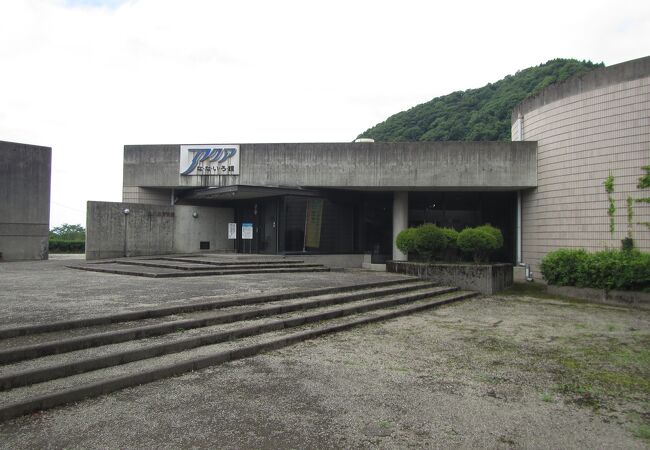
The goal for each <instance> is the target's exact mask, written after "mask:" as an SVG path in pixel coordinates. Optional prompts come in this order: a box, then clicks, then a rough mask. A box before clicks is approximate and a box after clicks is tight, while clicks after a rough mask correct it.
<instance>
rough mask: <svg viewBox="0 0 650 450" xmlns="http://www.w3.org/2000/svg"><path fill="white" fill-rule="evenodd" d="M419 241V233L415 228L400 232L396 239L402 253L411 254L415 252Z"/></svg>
mask: <svg viewBox="0 0 650 450" xmlns="http://www.w3.org/2000/svg"><path fill="white" fill-rule="evenodd" d="M416 240H417V231H416V229H415V228H407V229H406V230H402V231H400V233H399V234H398V235H397V238H396V239H395V245H396V246H397V248H398V249H400V251H402V252H404V253H405V254H407V255H408V254H409V253H412V252H414V251H415V244H416Z"/></svg>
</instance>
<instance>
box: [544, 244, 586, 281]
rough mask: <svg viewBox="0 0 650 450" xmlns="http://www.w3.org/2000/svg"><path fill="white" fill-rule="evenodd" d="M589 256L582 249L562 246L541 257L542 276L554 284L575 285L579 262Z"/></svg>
mask: <svg viewBox="0 0 650 450" xmlns="http://www.w3.org/2000/svg"><path fill="white" fill-rule="evenodd" d="M588 257H589V254H588V253H587V252H586V251H584V250H582V249H569V248H562V249H560V250H556V251H554V252H550V253H548V254H547V255H546V256H545V257H544V259H542V264H541V271H542V276H543V277H544V279H545V280H546V281H547V282H548V283H549V284H554V285H556V286H577V283H578V280H579V279H580V271H581V270H582V266H581V264H583V263H584V261H585V260H586V259H587V258H588Z"/></svg>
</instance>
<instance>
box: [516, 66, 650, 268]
mask: <svg viewBox="0 0 650 450" xmlns="http://www.w3.org/2000/svg"><path fill="white" fill-rule="evenodd" d="M512 123H513V126H512V137H513V140H516V141H519V140H526V141H536V142H537V187H536V188H535V189H531V190H525V191H522V194H521V204H522V208H521V210H522V246H521V248H522V256H521V259H522V261H524V262H526V263H528V264H530V265H531V267H532V268H533V271H534V272H536V273H539V262H540V261H541V259H542V258H543V257H544V255H545V254H547V253H548V252H549V251H552V250H555V249H557V248H561V247H569V248H585V249H587V250H590V251H595V250H602V249H604V248H620V244H621V240H622V239H623V238H624V237H625V236H626V235H627V232H628V223H627V207H626V199H627V197H628V196H631V197H632V198H639V197H640V196H642V195H643V193H642V192H639V190H638V189H637V187H636V186H637V183H638V180H639V177H641V176H642V175H643V174H644V172H643V171H642V169H641V167H643V166H647V165H650V57H646V58H641V59H636V60H633V61H628V62H625V63H622V64H617V65H614V66H611V67H606V68H602V69H597V70H594V71H591V72H588V73H586V74H585V75H583V76H580V77H574V78H571V79H569V80H567V81H565V82H564V83H560V84H556V85H552V86H549V87H547V88H546V89H544V90H543V91H542V92H540V93H539V94H538V95H536V96H534V97H531V98H528V99H526V100H524V101H523V102H522V103H521V104H520V105H518V106H517V107H516V108H515V109H514V111H513V113H512ZM609 174H611V175H612V176H614V179H615V192H614V198H615V202H616V208H617V209H616V215H615V221H616V229H615V232H614V234H613V235H612V234H611V233H610V230H609V217H608V215H607V208H608V206H609V203H608V200H607V194H606V192H605V189H604V186H603V182H604V181H605V179H606V178H607V176H608V175H609ZM647 195H648V194H647V193H646V194H645V196H647ZM648 221H650V205H648V204H647V203H646V204H642V203H635V204H634V220H633V223H632V224H631V230H632V234H633V238H634V242H635V245H636V247H638V248H640V249H642V250H645V251H648V250H650V231H648V229H647V228H646V227H645V226H644V225H639V224H638V223H639V222H648Z"/></svg>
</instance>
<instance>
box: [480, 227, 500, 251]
mask: <svg viewBox="0 0 650 450" xmlns="http://www.w3.org/2000/svg"><path fill="white" fill-rule="evenodd" d="M475 229H476V230H481V231H485V232H486V233H490V234H491V235H492V236H494V238H495V239H496V240H497V247H496V250H498V249H500V248H501V247H503V233H501V230H499V229H498V228H496V227H493V226H492V225H490V224H489V223H487V224H485V225H481V226H479V227H476V228H475Z"/></svg>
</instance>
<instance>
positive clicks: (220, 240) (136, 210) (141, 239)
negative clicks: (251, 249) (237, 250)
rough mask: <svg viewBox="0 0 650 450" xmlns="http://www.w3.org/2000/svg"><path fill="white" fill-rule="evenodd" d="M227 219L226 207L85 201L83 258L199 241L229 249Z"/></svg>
mask: <svg viewBox="0 0 650 450" xmlns="http://www.w3.org/2000/svg"><path fill="white" fill-rule="evenodd" d="M127 208H128V209H129V214H128V215H125V214H124V210H125V209H127ZM194 212H196V213H197V217H196V218H194V217H193V216H192V213H194ZM233 219H234V211H233V210H232V209H231V208H211V207H195V206H180V205H176V206H159V205H147V204H137V203H113V202H88V212H87V217H86V259H106V258H120V257H123V256H150V255H163V254H170V253H194V252H198V251H200V249H199V243H200V242H201V241H209V242H210V250H211V251H215V250H217V251H219V250H220V251H233V249H234V244H233V241H230V240H228V222H233V221H234V220H233Z"/></svg>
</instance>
